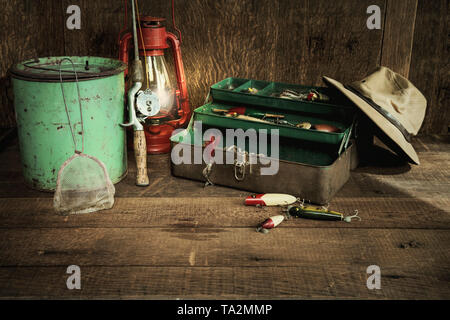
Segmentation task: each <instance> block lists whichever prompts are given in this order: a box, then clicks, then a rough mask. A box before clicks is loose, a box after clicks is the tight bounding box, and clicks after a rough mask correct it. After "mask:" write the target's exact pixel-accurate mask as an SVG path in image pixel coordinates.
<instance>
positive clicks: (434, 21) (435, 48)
mask: <svg viewBox="0 0 450 320" xmlns="http://www.w3.org/2000/svg"><path fill="white" fill-rule="evenodd" d="M449 32H450V2H449V1H446V0H440V1H424V0H421V1H419V2H418V7H417V18H416V27H415V32H414V44H413V49H412V57H411V67H410V80H411V82H412V83H413V84H414V85H415V86H416V87H417V88H418V89H419V90H420V91H421V92H422V93H423V94H424V95H425V97H426V98H427V102H428V106H427V113H426V115H425V120H424V123H423V125H422V128H421V130H420V132H421V133H439V134H447V133H448V126H449V124H450V109H449V105H450V60H449V57H450V38H449V37H448V34H449Z"/></svg>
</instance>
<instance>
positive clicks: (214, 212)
mask: <svg viewBox="0 0 450 320" xmlns="http://www.w3.org/2000/svg"><path fill="white" fill-rule="evenodd" d="M244 197H245V196H243V197H227V198H224V197H189V198H188V197H177V198H161V197H152V198H122V197H116V199H115V203H114V207H113V208H112V209H110V210H108V211H99V212H97V213H95V214H88V215H70V216H60V215H57V214H55V211H54V209H53V202H52V199H51V198H31V199H30V198H27V199H25V198H15V199H11V198H7V199H0V221H1V222H0V228H1V229H14V228H28V227H30V226H33V228H80V227H89V228H98V227H103V228H113V227H116V226H121V227H122V228H173V227H176V228H187V229H190V228H256V226H258V224H259V223H260V222H262V221H264V220H265V219H266V218H267V217H268V216H274V215H277V214H281V208H279V207H266V208H262V209H258V208H255V207H251V206H244V205H243V199H244ZM449 207H450V198H449V197H442V199H433V201H429V202H427V201H424V200H420V199H415V198H407V197H404V198H399V197H397V198H384V199H374V198H370V197H367V198H359V199H355V198H337V199H335V200H333V201H332V203H331V204H330V209H332V210H334V211H338V212H342V213H344V214H345V215H351V214H353V212H354V210H358V212H359V216H360V217H361V219H362V220H361V221H358V222H354V223H343V222H329V223H327V224H325V225H324V224H323V222H321V221H316V220H307V219H290V220H289V221H285V222H284V223H283V224H281V225H280V226H279V228H342V229H346V228H394V229H414V228H420V229H448V228H449V227H450V210H449V209H448V208H449ZM181 208H182V211H183V214H180V209H181Z"/></svg>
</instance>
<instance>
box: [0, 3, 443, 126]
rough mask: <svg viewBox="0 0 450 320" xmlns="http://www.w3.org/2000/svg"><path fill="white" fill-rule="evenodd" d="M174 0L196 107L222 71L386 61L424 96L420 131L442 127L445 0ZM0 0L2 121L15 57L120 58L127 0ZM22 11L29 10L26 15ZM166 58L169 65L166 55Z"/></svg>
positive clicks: (317, 70)
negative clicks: (71, 18)
mask: <svg viewBox="0 0 450 320" xmlns="http://www.w3.org/2000/svg"><path fill="white" fill-rule="evenodd" d="M127 2H129V1H127ZM175 2H176V10H175V15H176V21H177V24H178V25H179V27H180V29H181V30H182V32H183V46H182V50H183V60H184V64H185V70H186V75H187V82H188V89H189V94H190V99H191V103H192V106H193V107H195V106H199V105H200V104H201V103H202V102H203V100H204V98H205V96H206V93H207V90H208V87H209V85H211V84H212V83H214V82H217V81H218V80H221V79H223V78H225V77H228V76H239V77H249V78H255V79H266V80H274V81H283V82H291V83H308V84H319V85H320V84H322V81H321V76H322V75H327V76H330V77H334V78H336V79H338V80H341V81H343V82H349V81H353V80H357V79H360V78H362V77H364V76H365V75H366V74H368V73H370V72H371V71H372V70H373V69H374V68H375V67H376V66H377V65H379V64H383V65H386V66H388V67H390V68H392V69H394V70H395V71H397V72H399V73H401V74H404V75H405V76H409V77H410V79H411V80H412V81H413V83H415V84H416V86H417V87H418V88H419V89H420V90H421V91H422V92H423V93H424V94H425V95H426V97H427V99H428V101H429V107H428V112H427V116H426V118H425V123H424V125H423V128H422V130H421V132H422V133H441V134H442V133H446V132H447V126H448V124H449V123H450V119H449V117H450V113H449V112H448V111H447V110H448V96H449V94H448V92H449V89H448V88H449V87H448V78H449V77H448V73H449V63H448V56H449V52H448V50H449V49H448V48H449V46H448V37H447V35H448V26H449V24H448V16H449V15H448V10H449V5H448V1H446V0H436V1H433V2H432V4H430V3H429V2H427V1H425V0H401V1H399V0H377V1H375V0H364V1H360V0H341V1H335V2H330V1H327V0H302V1H294V0H291V1H268V0H241V1H225V0H219V1H205V0H176V1H175ZM0 3H2V7H5V10H4V12H5V13H8V15H7V16H8V18H7V19H3V20H2V21H0V29H1V31H0V32H1V34H2V51H1V53H2V57H3V59H1V61H0V78H1V80H0V81H1V83H0V97H1V100H0V102H1V105H0V127H8V126H13V125H14V116H13V112H12V106H11V101H9V100H8V99H7V95H6V84H7V83H6V82H7V81H6V70H7V69H8V68H9V67H10V66H11V64H12V63H14V62H17V61H21V60H23V59H25V58H31V57H35V56H43V55H59V54H63V53H64V54H67V55H99V56H107V57H117V52H118V46H117V42H118V41H117V40H118V34H119V31H120V30H121V28H122V26H123V18H124V17H123V11H124V10H123V6H124V0H97V1H89V0H76V1H72V0H70V1H69V0H63V1H56V0H47V1H45V0H42V1H30V0H14V1H6V0H0ZM139 3H140V5H141V8H140V9H141V12H142V13H143V14H146V15H153V16H162V17H166V18H169V21H167V23H166V25H167V26H169V30H170V29H171V21H170V17H171V1H145V0H141V1H140V2H139ZM3 4H4V6H3ZM70 4H77V5H79V6H80V8H81V10H82V27H81V30H67V29H66V28H65V21H64V19H65V17H67V16H68V15H67V14H66V13H65V10H66V8H67V6H68V5H70ZM373 4H376V5H378V6H379V7H380V8H381V12H382V16H383V21H382V29H381V30H368V29H367V28H366V20H367V18H368V14H367V13H366V9H367V7H368V6H369V5H373ZM30 7H31V9H30ZM386 8H387V10H386ZM27 10H28V11H27ZM30 10H31V11H30ZM5 16H6V14H5ZM25 17H30V19H27V23H25ZM44 17H47V19H44ZM13 25H14V26H18V27H12V26H13ZM19 26H20V27H19ZM36 26H37V27H36ZM18 43H21V45H18ZM430 48H432V49H430ZM167 60H168V62H169V64H170V61H171V56H170V54H169V56H168V57H167Z"/></svg>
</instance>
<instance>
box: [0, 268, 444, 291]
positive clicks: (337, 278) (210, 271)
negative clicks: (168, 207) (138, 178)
mask: <svg viewBox="0 0 450 320" xmlns="http://www.w3.org/2000/svg"><path fill="white" fill-rule="evenodd" d="M66 268H67V267H66V266H60V267H14V268H12V267H0V287H1V288H2V289H1V292H0V294H1V296H0V298H1V299H11V298H12V299H17V298H19V299H24V298H25V299H27V298H36V297H40V298H43V299H80V298H82V299H274V297H276V299H335V298H336V297H339V298H340V299H430V298H435V299H448V297H449V294H450V293H449V289H448V288H449V287H448V285H447V284H448V281H449V279H448V268H440V267H436V266H433V267H426V266H424V267H421V268H415V267H405V268H402V269H399V268H398V267H397V266H385V267H383V269H382V277H383V278H382V282H381V283H382V289H381V290H368V289H367V287H366V280H367V278H366V277H367V276H366V268H367V266H365V265H362V264H359V263H356V264H355V263H343V264H337V265H327V266H314V267H310V268H308V267H306V268H305V267H258V266H256V267H255V266H252V267H230V266H222V267H189V266H188V267H185V266H179V267H164V268H161V267H148V266H123V267H107V266H81V270H82V271H81V272H82V281H81V286H82V288H81V290H67V287H66V280H67V276H68V275H67V274H66ZM274 274H276V275H277V276H278V277H273V278H271V281H267V277H268V275H274ZM205 279H207V281H205Z"/></svg>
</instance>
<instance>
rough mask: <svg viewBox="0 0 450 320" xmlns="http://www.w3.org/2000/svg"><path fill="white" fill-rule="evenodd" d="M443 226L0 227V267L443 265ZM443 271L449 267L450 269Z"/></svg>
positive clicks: (448, 236)
mask: <svg viewBox="0 0 450 320" xmlns="http://www.w3.org/2000/svg"><path fill="white" fill-rule="evenodd" d="M449 243H450V233H449V232H448V230H419V229H415V230H408V229H401V230H394V229H388V230H385V229H345V228H333V229H330V228H314V229H308V228H280V229H275V230H272V231H271V232H270V234H269V235H263V234H261V233H257V232H255V229H254V228H196V227H192V228H180V227H179V226H177V225H174V226H171V227H168V228H150V229H149V228H132V229H126V228H47V229H45V228H40V229H30V228H24V229H5V230H2V232H1V234H0V257H1V259H0V266H2V267H15V266H17V267H18V266H64V265H70V264H78V265H84V266H98V265H99V266H127V265H128V266H160V267H167V266H187V267H189V266H191V267H192V266H197V267H213V266H215V267H220V266H229V267H231V266H240V267H243V266H265V267H268V266H273V267H275V266H276V267H282V266H285V267H287V266H290V267H309V268H310V267H312V266H327V265H340V264H343V263H354V264H361V265H365V266H366V267H367V266H369V265H371V264H377V265H379V266H384V267H398V268H407V267H411V268H412V267H414V268H418V269H420V268H424V267H426V266H430V267H431V266H433V267H437V268H447V269H448V268H449V267H450V251H449V250H448V249H449V247H448V244H449ZM449 271H450V270H449Z"/></svg>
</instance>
